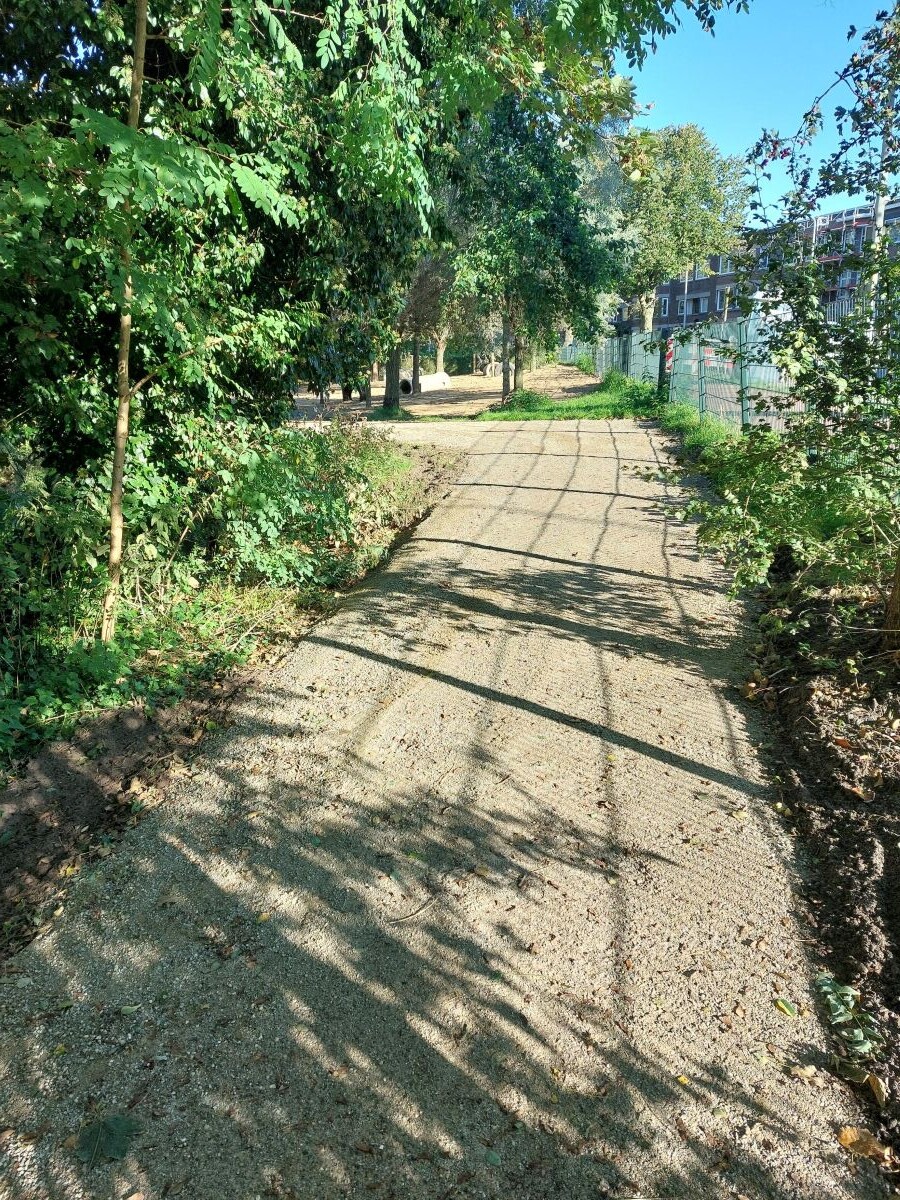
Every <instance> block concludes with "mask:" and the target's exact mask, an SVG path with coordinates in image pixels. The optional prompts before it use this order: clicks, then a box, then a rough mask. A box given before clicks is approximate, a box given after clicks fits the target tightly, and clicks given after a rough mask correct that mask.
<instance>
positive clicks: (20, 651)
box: [0, 422, 420, 761]
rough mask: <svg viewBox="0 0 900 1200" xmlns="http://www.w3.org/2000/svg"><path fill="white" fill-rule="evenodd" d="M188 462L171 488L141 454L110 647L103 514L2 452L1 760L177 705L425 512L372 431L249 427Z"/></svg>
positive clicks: (82, 485)
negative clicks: (88, 714)
mask: <svg viewBox="0 0 900 1200" xmlns="http://www.w3.org/2000/svg"><path fill="white" fill-rule="evenodd" d="M194 432H195V434H196V435H197V442H196V443H195V444H194V445H193V448H191V447H190V446H188V447H184V446H182V448H181V455H182V457H181V458H180V461H179V476H178V477H175V478H174V479H173V480H171V486H169V484H170V481H169V480H168V478H167V477H165V476H161V475H160V474H159V472H158V471H157V470H156V469H155V468H154V467H153V466H152V464H147V463H144V464H143V467H144V470H143V471H141V470H140V466H141V461H140V460H141V453H140V445H139V444H136V445H135V447H134V452H135V459H134V461H133V462H132V468H133V471H132V474H133V477H134V480H135V486H134V488H133V490H132V493H131V500H130V511H129V520H130V527H131V534H132V536H131V540H130V543H129V547H128V552H127V555H126V559H125V564H124V565H125V570H124V596H123V604H122V614H121V620H120V628H119V632H118V635H117V638H116V642H115V644H114V645H112V646H103V645H102V644H101V643H99V642H98V641H96V640H95V635H96V612H97V603H96V602H97V598H98V596H99V595H100V594H101V593H102V589H103V587H104V573H103V569H102V565H101V563H100V562H98V558H97V555H96V546H97V543H98V542H102V539H103V536H104V529H105V525H104V513H103V509H102V503H101V502H98V503H97V504H95V505H91V503H90V502H89V499H90V497H91V496H92V495H94V494H95V491H96V483H95V480H94V479H93V477H92V476H91V475H90V474H88V473H85V474H84V475H82V476H79V477H78V478H76V479H75V480H70V479H68V478H66V477H64V476H61V475H59V474H58V473H55V472H53V471H52V470H50V469H48V468H46V467H43V466H41V465H40V464H39V463H37V462H36V461H35V460H34V459H33V458H31V457H29V455H30V453H31V452H30V448H29V447H28V445H27V444H26V443H19V444H18V446H17V447H16V448H15V456H14V454H13V447H12V446H11V445H10V441H9V439H7V441H6V443H5V446H6V457H5V460H4V461H5V464H6V465H5V475H4V478H5V482H6V486H5V487H2V488H0V578H2V580H3V582H4V586H3V588H2V589H0V759H6V760H7V761H8V760H9V759H10V758H11V757H14V756H18V755H21V754H22V753H23V752H25V751H27V750H28V749H29V748H30V747H31V746H33V745H34V744H36V743H37V742H38V741H40V740H41V739H43V738H44V737H46V736H48V735H53V734H58V733H61V732H64V731H65V729H66V727H67V725H68V724H69V723H71V721H72V720H73V719H74V718H75V717H77V716H78V715H79V714H80V713H82V712H85V711H88V710H93V709H98V708H106V707H115V706H117V705H119V704H122V703H126V702H129V701H132V700H138V701H141V702H144V703H148V704H160V703H162V702H164V701H169V700H174V699H178V698H180V697H181V696H182V695H183V694H184V692H185V689H186V688H188V687H189V686H191V684H192V682H194V681H196V680H197V679H199V678H204V677H206V676H207V675H208V674H209V673H210V672H211V671H214V670H216V669H220V668H222V667H224V666H228V665H229V664H231V663H233V662H236V661H238V660H239V659H240V658H242V657H243V656H245V655H246V653H248V652H249V651H250V650H252V648H253V645H254V636H255V634H256V635H257V636H258V633H259V631H260V630H261V629H262V630H269V629H271V628H272V627H273V626H279V625H289V624H290V622H291V621H292V619H293V616H294V608H295V604H296V603H297V602H298V600H299V601H304V600H305V601H306V602H312V603H315V602H316V599H317V597H318V596H319V595H320V594H321V590H322V588H325V587H331V586H335V585H340V584H342V583H343V582H346V581H348V580H352V579H354V578H356V577H358V576H359V575H360V574H361V573H363V571H364V570H365V569H366V568H367V567H368V566H369V565H371V562H372V560H373V557H374V559H377V558H378V557H380V555H381V553H382V552H383V549H384V546H385V545H386V543H387V540H388V537H389V530H390V529H391V528H392V527H394V526H395V525H397V524H403V523H408V521H409V520H410V519H411V517H412V514H413V513H414V512H415V511H416V506H417V504H418V503H420V496H419V495H418V493H417V491H416V488H415V486H414V485H413V484H412V483H410V482H408V480H409V474H410V471H409V468H410V460H409V459H408V458H407V457H406V456H404V455H402V454H400V453H399V452H398V451H397V450H396V449H395V448H393V447H392V446H391V445H390V443H388V442H387V441H386V440H385V439H384V438H382V437H381V436H380V435H378V434H376V433H374V432H372V431H367V430H366V429H365V427H345V426H341V425H339V424H337V423H334V424H332V425H331V426H329V427H328V428H326V429H325V430H323V431H322V432H313V431H305V432H287V431H278V432H274V433H267V432H266V431H265V430H262V431H260V430H259V429H254V427H252V426H250V425H249V424H248V423H246V422H234V423H232V425H230V426H220V427H218V428H217V431H216V433H217V438H216V439H215V440H213V439H212V438H211V437H210V435H209V431H208V430H206V431H205V432H204V433H203V434H202V436H201V434H200V432H198V431H197V430H196V429H195V430H194Z"/></svg>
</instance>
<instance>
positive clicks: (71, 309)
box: [0, 0, 744, 640]
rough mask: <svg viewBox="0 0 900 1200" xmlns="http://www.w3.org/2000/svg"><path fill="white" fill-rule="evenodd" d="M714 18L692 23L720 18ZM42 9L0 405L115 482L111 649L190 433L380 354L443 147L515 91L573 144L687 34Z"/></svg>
mask: <svg viewBox="0 0 900 1200" xmlns="http://www.w3.org/2000/svg"><path fill="white" fill-rule="evenodd" d="M720 7H721V0H700V3H694V2H693V0H684V3H683V5H682V8H683V10H684V11H685V12H688V11H690V12H694V13H695V14H696V15H697V16H698V17H699V19H700V20H701V21H702V22H704V23H705V24H707V25H708V24H711V22H712V19H713V14H714V12H715V11H716V10H717V9H718V8H720ZM738 7H744V5H743V3H739V4H738ZM50 10H52V11H49V12H48V6H47V5H46V4H44V3H41V2H40V0H10V3H8V4H6V5H5V6H4V9H3V14H2V17H0V22H2V29H3V35H4V36H3V38H2V39H0V178H2V180H3V184H4V187H3V188H2V189H0V395H2V397H3V400H2V403H3V404H4V407H5V412H6V414H11V413H14V414H16V417H17V420H18V421H19V423H20V424H21V425H22V427H23V428H27V429H28V431H29V439H30V440H29V445H30V446H31V447H32V449H33V452H34V453H35V454H36V455H38V456H39V457H40V459H41V461H42V462H45V463H47V464H48V467H49V468H50V469H52V470H56V471H59V472H61V473H63V474H65V475H67V476H69V477H74V476H75V474H77V473H78V472H83V473H85V474H86V475H89V476H90V477H91V478H92V479H95V480H96V481H97V488H99V487H101V486H102V487H106V488H107V489H108V493H109V496H110V504H109V518H110V519H109V528H108V556H107V558H108V569H107V573H108V579H107V580H106V586H105V587H104V588H103V589H102V590H103V592H104V593H105V595H104V599H103V604H102V619H101V632H102V635H103V637H104V639H106V640H109V639H111V638H112V637H113V634H114V630H115V612H116V597H117V595H118V592H119V590H120V587H121V584H122V578H123V575H124V574H126V573H127V569H128V561H129V553H134V552H136V547H137V545H138V544H139V543H140V545H141V546H142V547H143V549H142V551H141V552H142V553H146V554H147V555H148V556H152V554H153V553H159V550H160V548H161V547H162V545H163V542H164V540H165V538H168V537H171V538H173V539H177V537H178V531H177V530H176V531H173V530H166V528H165V525H164V522H163V521H162V520H161V517H160V513H159V509H158V507H157V508H154V505H156V503H157V493H158V491H159V489H160V488H163V489H168V488H177V485H178V482H179V479H180V478H183V477H184V476H185V475H186V474H189V471H190V468H189V467H188V466H187V465H186V459H185V447H192V448H193V449H196V447H197V444H198V439H199V438H200V437H201V430H202V437H204V438H206V437H214V436H215V430H216V429H217V428H218V422H220V421H222V420H223V419H224V420H228V419H231V418H232V417H234V416H235V415H242V416H246V417H247V418H249V419H251V420H254V421H258V422H272V423H274V422H276V421H277V420H278V419H279V417H280V415H281V413H282V412H283V407H284V403H285V400H286V399H287V397H288V394H289V387H290V381H291V379H292V377H293V376H294V375H295V374H296V373H297V371H298V370H302V369H303V368H304V367H308V366H309V364H310V361H311V358H312V357H315V356H316V355H318V356H319V358H322V357H323V350H326V349H327V346H326V345H325V344H324V341H323V339H324V340H327V339H329V338H333V337H334V336H335V331H340V336H342V337H346V338H347V342H348V344H352V348H351V350H350V351H348V355H345V356H343V357H342V365H341V370H342V371H344V374H345V380H344V382H346V378H349V376H350V375H352V374H353V368H354V364H353V363H351V362H350V361H349V359H350V358H352V359H353V360H354V362H355V361H356V360H357V359H358V357H359V356H360V355H361V354H362V353H363V351H364V350H365V349H366V348H374V349H376V350H378V349H379V343H381V346H380V350H381V352H382V353H383V352H384V349H385V348H386V347H385V345H384V329H385V328H386V327H387V326H388V325H389V324H390V321H391V320H393V318H395V317H396V314H397V310H398V306H399V300H400V293H401V290H402V285H403V282H404V280H406V279H408V274H409V271H408V263H407V255H408V252H409V247H410V245H411V244H414V242H415V237H416V236H417V235H418V234H421V233H422V232H423V231H425V230H426V229H427V226H428V223H429V221H430V219H431V215H432V210H433V197H432V188H431V181H430V179H429V173H428V169H427V164H428V149H427V148H428V146H429V145H432V144H441V143H442V142H443V141H445V140H446V141H448V142H450V143H452V142H455V141H457V140H459V139H460V137H463V136H465V123H464V115H465V114H466V113H470V112H471V113H474V114H481V113H484V112H485V111H486V109H487V108H489V106H490V105H492V104H494V103H495V102H497V101H498V100H500V101H501V103H502V97H504V96H508V95H512V96H515V97H517V98H518V99H519V100H520V101H521V102H522V104H523V105H524V106H526V107H528V109H529V111H530V112H531V113H532V115H533V119H535V120H538V121H540V120H543V121H544V124H545V129H549V128H552V129H555V136H556V138H557V140H558V141H560V142H563V141H566V140H567V139H568V140H569V141H571V142H572V143H573V144H574V143H575V142H576V141H577V140H578V138H579V131H580V130H581V129H582V128H583V127H584V128H586V127H587V125H588V124H590V122H591V121H594V120H596V119H598V118H599V116H601V115H602V114H603V113H605V112H607V111H609V109H610V108H611V107H613V108H615V106H616V105H617V104H618V103H620V102H621V98H622V96H623V94H624V91H627V88H626V86H625V85H624V84H623V82H622V81H621V80H619V79H617V78H616V77H615V76H613V75H612V72H611V70H610V62H611V58H612V55H613V53H614V51H615V50H616V49H617V48H621V49H623V50H624V51H625V52H626V54H627V55H628V56H629V57H630V58H631V59H633V60H636V59H638V58H640V56H641V54H642V53H643V48H644V46H645V44H646V42H647V40H648V39H650V40H652V39H654V38H656V37H658V36H661V35H663V34H664V33H666V32H667V31H669V30H670V29H671V28H672V27H673V23H674V21H675V20H676V16H675V9H674V7H673V4H672V3H671V2H670V0H638V2H637V3H636V4H633V5H629V6H627V8H626V6H624V5H622V4H620V3H618V2H617V3H614V4H612V5H603V6H598V5H594V4H590V3H586V2H584V3H577V2H576V3H566V4H561V3H560V4H556V3H553V4H543V3H539V4H528V5H524V6H523V5H519V4H518V3H513V0H504V2H503V3H499V4H494V5H491V6H483V5H476V4H474V3H471V2H469V0H463V2H459V0H453V2H450V0H443V2H442V0H438V3H436V4H432V5H429V6H428V7H427V10H425V9H424V8H420V7H419V6H418V5H417V4H414V3H411V2H410V0H385V3H383V4H377V5H376V4H368V3H361V2H360V0H335V2H334V3H331V2H329V3H322V4H316V3H314V2H313V3H310V4H304V5H302V6H297V5H290V4H286V3H275V2H274V0H230V3H229V4H228V5H223V4H220V3H218V2H213V0H210V2H209V3H204V2H201V0H150V3H149V4H148V3H147V2H146V0H104V3H103V4H94V3H89V2H87V0H55V3H54V4H53V5H51V6H50ZM145 20H146V23H147V25H148V36H147V39H146V42H145V41H144V36H143V33H142V30H143V27H144V23H145ZM142 59H143V63H142V61H141V60H142ZM623 89H624V90H623ZM132 101H134V104H132ZM544 140H545V142H547V140H548V136H547V134H546V133H545V137H544ZM361 181H364V186H363V183H362V182H361ZM509 199H510V200H511V201H512V200H513V199H514V198H513V197H512V196H510V197H509ZM357 227H362V228H365V229H366V230H367V234H366V237H365V239H364V242H365V245H364V250H363V251H361V252H360V253H358V254H356V253H353V252H352V250H348V245H352V242H353V239H354V237H355V233H356V229H357ZM374 229H380V230H382V231H383V232H384V235H385V236H384V246H383V253H382V262H381V264H380V265H379V264H378V263H377V262H376V254H375V252H374V246H375V243H376V238H375V237H374V236H373V234H372V230H374ZM411 231H413V232H411ZM379 296H380V297H381V298H382V299H383V301H384V309H385V316H384V318H383V319H382V320H380V321H375V320H373V319H372V312H371V306H370V304H369V301H370V300H371V299H373V298H377V297H379ZM523 319H524V318H523ZM95 490H96V489H95ZM129 525H130V526H131V537H130V539H129ZM138 532H139V537H135V536H134V534H135V533H138ZM129 540H130V542H131V546H129ZM175 544H176V546H177V541H176V543H175ZM99 550H100V547H95V548H94V549H93V550H91V551H89V553H90V554H91V556H92V558H93V557H95V556H96V552H97V551H99ZM166 552H167V551H166ZM99 582H100V580H99V573H98V583H99Z"/></svg>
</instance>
